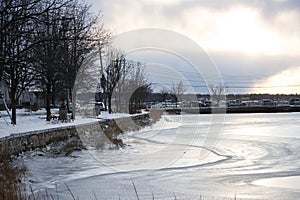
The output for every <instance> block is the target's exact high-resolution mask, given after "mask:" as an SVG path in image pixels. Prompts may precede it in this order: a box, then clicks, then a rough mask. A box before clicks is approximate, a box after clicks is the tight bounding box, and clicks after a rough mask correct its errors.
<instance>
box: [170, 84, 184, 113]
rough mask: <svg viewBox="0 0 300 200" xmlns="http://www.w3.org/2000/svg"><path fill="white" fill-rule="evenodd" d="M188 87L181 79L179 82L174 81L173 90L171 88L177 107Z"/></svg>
mask: <svg viewBox="0 0 300 200" xmlns="http://www.w3.org/2000/svg"><path fill="white" fill-rule="evenodd" d="M185 91H186V88H185V87H184V85H183V82H182V81H180V82H178V83H177V84H176V83H174V82H172V90H171V94H172V96H173V98H174V99H175V105H176V108H177V104H178V101H179V100H181V98H182V95H183V94H184V93H185Z"/></svg>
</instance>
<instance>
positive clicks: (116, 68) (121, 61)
mask: <svg viewBox="0 0 300 200" xmlns="http://www.w3.org/2000/svg"><path fill="white" fill-rule="evenodd" d="M107 59H108V62H107V63H108V65H107V66H106V67H105V69H104V73H103V74H102V78H101V86H102V87H103V88H105V89H104V90H105V91H106V95H107V100H108V102H107V103H108V112H109V113H112V96H113V93H114V90H115V88H116V86H117V84H118V82H119V80H120V79H121V77H122V76H124V75H125V74H126V60H125V57H124V55H123V54H122V53H121V52H120V51H119V50H116V49H111V50H110V52H109V54H108V56H107Z"/></svg>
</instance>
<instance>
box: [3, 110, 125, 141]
mask: <svg viewBox="0 0 300 200" xmlns="http://www.w3.org/2000/svg"><path fill="white" fill-rule="evenodd" d="M51 112H54V113H58V109H52V110H51ZM0 116H1V117H0V138H1V137H6V136H9V135H13V134H19V133H25V132H30V131H38V130H44V129H51V128H57V127H63V126H71V125H80V124H85V123H90V122H95V121H101V120H106V119H116V118H121V117H128V116H130V115H129V114H126V113H113V114H108V112H106V111H102V112H101V114H100V115H98V116H97V117H92V116H81V115H76V120H74V121H71V122H67V123H62V122H58V123H53V122H50V123H49V122H46V110H45V109H40V110H38V111H36V112H28V111H26V110H25V109H17V125H15V126H13V125H12V124H11V123H10V118H9V117H8V114H7V112H6V111H0Z"/></svg>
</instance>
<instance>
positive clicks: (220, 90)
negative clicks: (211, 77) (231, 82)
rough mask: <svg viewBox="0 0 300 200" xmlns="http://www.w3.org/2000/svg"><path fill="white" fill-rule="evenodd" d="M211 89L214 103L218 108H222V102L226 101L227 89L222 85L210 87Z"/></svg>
mask: <svg viewBox="0 0 300 200" xmlns="http://www.w3.org/2000/svg"><path fill="white" fill-rule="evenodd" d="M209 89H210V92H211V98H212V101H213V102H215V105H216V106H220V102H221V101H222V100H225V99H226V93H227V87H225V86H224V85H223V84H221V83H220V84H219V85H210V86H209Z"/></svg>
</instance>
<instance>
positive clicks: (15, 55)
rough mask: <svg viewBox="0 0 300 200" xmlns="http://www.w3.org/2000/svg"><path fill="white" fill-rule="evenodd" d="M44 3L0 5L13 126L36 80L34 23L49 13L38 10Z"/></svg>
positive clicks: (0, 41) (0, 56)
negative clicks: (21, 100) (24, 95)
mask: <svg viewBox="0 0 300 200" xmlns="http://www.w3.org/2000/svg"><path fill="white" fill-rule="evenodd" d="M49 2H50V1H49ZM40 4H41V1H38V0H33V1H22V0H16V1H1V2H0V15H1V18H0V29H1V33H0V34H1V35H0V65H1V70H0V79H1V80H2V79H4V82H5V85H6V86H7V87H8V90H9V97H10V106H11V108H12V123H13V124H16V106H17V103H18V99H19V97H20V95H21V93H22V92H23V91H24V90H25V89H26V88H27V87H29V86H30V84H31V83H32V81H33V77H34V74H33V73H34V66H33V62H32V61H33V59H32V58H33V52H32V47H33V45H34V44H35V43H36V41H35V40H34V20H35V19H36V18H38V16H40V15H41V14H42V13H43V12H45V10H39V9H38V8H39V6H40ZM51 6H52V4H49V6H48V7H47V8H46V9H47V10H49V9H50V8H51ZM1 83H2V81H1Z"/></svg>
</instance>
